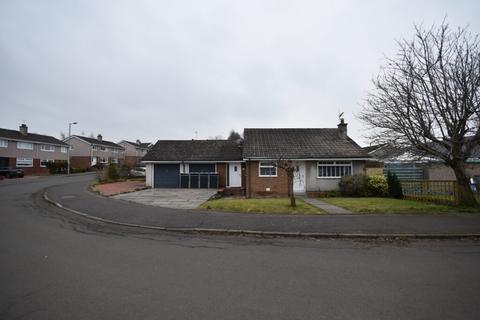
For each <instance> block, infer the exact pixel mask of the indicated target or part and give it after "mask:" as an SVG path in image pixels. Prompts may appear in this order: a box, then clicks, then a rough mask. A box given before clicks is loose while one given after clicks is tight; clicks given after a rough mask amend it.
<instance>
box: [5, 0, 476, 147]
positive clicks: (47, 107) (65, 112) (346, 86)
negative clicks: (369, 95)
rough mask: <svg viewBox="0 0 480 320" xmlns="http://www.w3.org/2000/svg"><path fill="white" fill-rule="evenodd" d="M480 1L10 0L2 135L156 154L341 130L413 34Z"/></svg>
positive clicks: (468, 14) (461, 18) (468, 18)
mask: <svg viewBox="0 0 480 320" xmlns="http://www.w3.org/2000/svg"><path fill="white" fill-rule="evenodd" d="M479 13H480V2H478V1H405V0H403V1H168V2H167V1H118V0H115V1H106V0H105V1H99V0H93V1H85V0H84V1H65V0H63V1H34V0H32V1H20V0H12V1H4V0H3V1H0V108H1V115H2V116H1V117H0V127H2V128H10V129H15V128H18V125H19V124H20V122H21V121H22V120H26V122H27V124H28V126H29V129H30V131H32V132H37V133H46V134H50V135H54V136H59V134H60V131H64V132H66V131H67V130H68V122H71V121H78V122H79V124H78V125H77V126H75V127H74V131H73V132H74V133H76V134H79V133H81V132H82V131H84V132H85V134H87V135H88V134H90V132H94V133H95V134H97V133H102V134H103V137H104V139H106V140H113V141H119V140H122V139H126V140H135V139H137V138H139V139H141V140H142V141H147V140H148V141H152V142H155V141H156V140H158V139H190V138H193V137H194V132H195V131H198V133H199V135H198V137H199V138H208V137H210V136H215V135H223V136H226V135H227V134H228V132H229V130H230V129H232V128H233V129H235V130H237V131H241V130H242V129H243V128H245V127H335V126H336V124H337V122H338V119H337V113H338V111H339V110H341V111H344V112H345V118H346V121H347V122H348V123H349V135H350V136H351V137H353V138H354V139H357V141H358V142H359V143H361V144H365V141H364V140H362V139H361V138H360V137H361V135H362V125H361V123H359V122H358V120H356V119H355V117H354V114H356V113H358V112H359V110H360V106H361V104H362V99H363V98H364V97H365V95H366V92H367V91H368V89H369V88H370V87H371V85H370V80H371V78H372V75H373V74H375V73H376V72H377V71H378V69H379V67H380V65H381V64H382V62H383V58H384V56H385V55H392V54H393V53H394V52H395V48H396V46H395V39H399V38H402V37H405V38H411V37H412V34H413V23H423V24H425V25H431V24H432V23H440V22H441V21H442V19H443V17H444V16H445V15H448V22H449V23H450V24H451V25H452V26H458V25H462V26H464V25H466V24H469V25H470V31H472V32H473V33H480V21H479V19H478V18H479Z"/></svg>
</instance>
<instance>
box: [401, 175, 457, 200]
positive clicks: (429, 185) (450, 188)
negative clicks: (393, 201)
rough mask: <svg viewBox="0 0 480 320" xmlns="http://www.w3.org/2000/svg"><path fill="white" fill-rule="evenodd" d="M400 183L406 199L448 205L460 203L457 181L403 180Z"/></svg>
mask: <svg viewBox="0 0 480 320" xmlns="http://www.w3.org/2000/svg"><path fill="white" fill-rule="evenodd" d="M400 183H401V185H402V191H403V196H404V197H405V198H406V199H412V200H422V201H430V202H435V203H446V204H457V203H458V186H457V182H456V181H447V180H403V181H400Z"/></svg>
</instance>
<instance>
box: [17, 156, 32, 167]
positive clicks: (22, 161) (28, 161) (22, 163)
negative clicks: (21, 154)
mask: <svg viewBox="0 0 480 320" xmlns="http://www.w3.org/2000/svg"><path fill="white" fill-rule="evenodd" d="M16 166H17V167H19V168H31V167H33V158H17V164H16Z"/></svg>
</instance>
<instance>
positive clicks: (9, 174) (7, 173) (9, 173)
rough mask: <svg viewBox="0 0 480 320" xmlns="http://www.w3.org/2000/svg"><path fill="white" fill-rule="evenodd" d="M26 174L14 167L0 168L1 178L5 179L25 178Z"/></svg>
mask: <svg viewBox="0 0 480 320" xmlns="http://www.w3.org/2000/svg"><path fill="white" fill-rule="evenodd" d="M24 175H25V173H24V172H23V170H22V169H17V168H13V167H0V176H3V177H5V178H15V177H18V178H23V176H24Z"/></svg>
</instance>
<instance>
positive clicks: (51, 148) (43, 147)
mask: <svg viewBox="0 0 480 320" xmlns="http://www.w3.org/2000/svg"><path fill="white" fill-rule="evenodd" d="M46 147H48V149H47V148H46ZM40 151H45V152H55V146H54V145H53V144H42V145H40Z"/></svg>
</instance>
